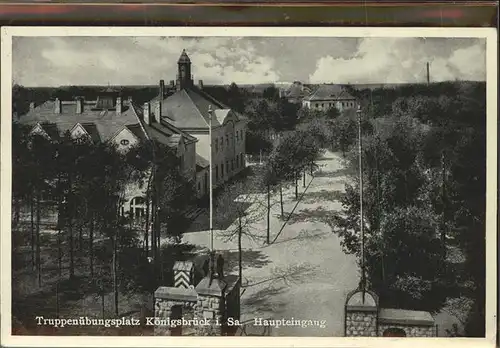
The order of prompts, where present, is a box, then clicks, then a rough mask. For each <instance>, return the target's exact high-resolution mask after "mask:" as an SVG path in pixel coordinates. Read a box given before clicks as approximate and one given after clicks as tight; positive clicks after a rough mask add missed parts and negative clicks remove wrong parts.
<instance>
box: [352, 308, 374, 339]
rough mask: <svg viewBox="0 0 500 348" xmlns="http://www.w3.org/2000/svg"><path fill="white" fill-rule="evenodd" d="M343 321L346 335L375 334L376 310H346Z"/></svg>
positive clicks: (362, 335)
mask: <svg viewBox="0 0 500 348" xmlns="http://www.w3.org/2000/svg"><path fill="white" fill-rule="evenodd" d="M345 321H346V323H345V324H346V330H345V331H346V332H345V335H346V336H347V337H376V336H377V312H366V311H348V312H347V313H346V318H345Z"/></svg>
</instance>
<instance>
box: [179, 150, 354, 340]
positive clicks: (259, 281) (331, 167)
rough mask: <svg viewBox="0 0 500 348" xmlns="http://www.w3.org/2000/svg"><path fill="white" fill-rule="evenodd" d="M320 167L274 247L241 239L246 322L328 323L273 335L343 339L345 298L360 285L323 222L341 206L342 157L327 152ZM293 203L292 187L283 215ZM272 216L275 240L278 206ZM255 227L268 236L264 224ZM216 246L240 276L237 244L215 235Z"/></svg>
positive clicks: (187, 238)
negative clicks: (286, 320) (321, 321)
mask: <svg viewBox="0 0 500 348" xmlns="http://www.w3.org/2000/svg"><path fill="white" fill-rule="evenodd" d="M319 164H320V171H321V173H319V174H318V175H316V177H315V178H314V179H313V181H312V182H311V185H310V186H309V188H308V189H307V192H306V193H305V194H304V197H303V200H302V201H301V202H300V203H299V204H298V206H297V208H296V210H295V212H294V215H293V216H292V219H291V220H290V221H289V223H288V224H287V225H286V227H285V228H284V230H283V232H282V233H281V234H280V235H279V237H278V238H277V240H276V242H275V243H274V244H272V245H270V246H264V245H263V243H262V241H261V240H259V241H252V240H249V239H243V249H244V252H243V263H244V265H243V277H244V281H243V284H244V285H246V286H245V292H244V293H243V295H242V298H241V311H242V320H243V321H246V320H252V321H253V319H254V318H259V317H262V318H274V319H282V318H284V319H295V320H324V321H326V322H325V326H324V327H323V328H322V327H320V326H307V327H300V326H288V327H281V328H279V329H277V328H273V330H272V334H273V335H277V336H343V334H344V329H343V317H344V301H345V297H346V294H347V293H348V292H349V291H351V290H352V289H354V288H356V286H357V283H358V267H357V265H356V261H355V258H354V257H353V256H351V255H345V254H344V252H343V251H342V248H341V246H340V241H339V238H338V237H337V236H336V235H335V234H334V233H332V231H331V228H330V226H329V225H328V224H326V223H325V222H324V220H325V218H328V217H329V215H330V212H332V211H335V210H339V209H340V207H341V206H340V203H339V202H338V200H337V199H338V193H339V192H341V191H342V190H343V189H344V182H345V174H344V173H343V168H342V166H341V164H340V159H339V157H338V156H337V155H335V154H333V153H330V152H327V153H326V154H325V155H324V158H323V159H322V160H321V161H320V162H319ZM309 180H310V178H308V180H307V181H308V182H309ZM301 186H302V185H301ZM302 191H303V189H302V187H301V192H302ZM274 198H275V199H277V197H274ZM295 203H296V201H295V200H294V191H293V189H288V190H286V192H285V211H286V212H290V211H292V209H293V207H294V206H295ZM272 213H273V214H272V215H273V216H272V220H271V239H274V237H275V236H276V235H277V233H278V231H279V229H280V228H281V226H282V224H283V222H282V221H281V220H280V219H279V218H278V215H279V205H276V206H275V207H274V209H273V212H272ZM253 227H254V228H255V230H256V231H260V233H261V234H262V235H264V233H265V230H266V220H265V219H262V220H261V221H258V222H256V223H255V225H254V226H253ZM183 241H184V242H188V243H193V244H196V245H198V246H201V247H208V245H209V241H210V238H209V234H208V232H197V233H186V234H184V237H183ZM214 248H215V249H216V250H218V251H219V252H223V253H224V251H225V252H226V255H228V256H227V257H229V258H231V259H230V260H229V262H228V263H229V268H230V270H231V271H232V272H234V273H236V272H237V268H236V267H234V265H235V260H236V258H237V245H236V241H229V242H226V241H224V240H223V239H222V238H219V237H218V236H217V231H215V240H214ZM231 265H233V267H231Z"/></svg>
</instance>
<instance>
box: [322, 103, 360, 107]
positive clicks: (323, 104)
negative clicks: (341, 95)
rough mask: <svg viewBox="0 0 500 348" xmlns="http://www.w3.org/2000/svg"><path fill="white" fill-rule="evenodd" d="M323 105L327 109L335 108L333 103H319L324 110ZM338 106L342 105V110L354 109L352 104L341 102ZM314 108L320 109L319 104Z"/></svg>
mask: <svg viewBox="0 0 500 348" xmlns="http://www.w3.org/2000/svg"><path fill="white" fill-rule="evenodd" d="M325 104H326V106H328V107H332V106H335V103H321V107H322V108H324V107H325ZM340 104H341V105H342V107H343V108H352V107H354V102H341V103H340ZM316 107H317V108H319V107H320V103H316Z"/></svg>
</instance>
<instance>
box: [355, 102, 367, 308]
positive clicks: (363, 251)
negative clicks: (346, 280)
mask: <svg viewBox="0 0 500 348" xmlns="http://www.w3.org/2000/svg"><path fill="white" fill-rule="evenodd" d="M356 114H357V116H358V136H359V140H358V151H359V221H360V223H359V225H360V230H361V290H362V292H363V303H365V290H366V279H365V233H364V226H363V161H362V157H363V152H362V139H361V105H359V104H358V110H356Z"/></svg>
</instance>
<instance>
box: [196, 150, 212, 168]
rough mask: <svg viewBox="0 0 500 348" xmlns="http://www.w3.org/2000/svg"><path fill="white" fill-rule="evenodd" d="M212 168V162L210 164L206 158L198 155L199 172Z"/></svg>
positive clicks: (197, 166)
mask: <svg viewBox="0 0 500 348" xmlns="http://www.w3.org/2000/svg"><path fill="white" fill-rule="evenodd" d="M209 166H210V162H208V161H207V160H206V159H205V158H204V157H202V156H200V155H198V154H196V169H197V171H200V170H203V169H205V168H208V167H209Z"/></svg>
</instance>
